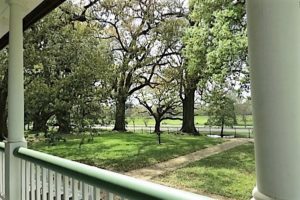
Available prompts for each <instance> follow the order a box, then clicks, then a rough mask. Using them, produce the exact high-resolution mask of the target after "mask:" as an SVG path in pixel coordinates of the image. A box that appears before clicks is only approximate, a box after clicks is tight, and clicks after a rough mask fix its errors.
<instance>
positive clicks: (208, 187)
mask: <svg viewBox="0 0 300 200" xmlns="http://www.w3.org/2000/svg"><path fill="white" fill-rule="evenodd" d="M156 181H158V182H160V183H163V184H166V185H169V186H173V187H177V188H181V189H187V190H192V191H198V192H199V193H211V194H216V195H221V196H224V197H227V198H229V199H237V200H249V199H251V192H252V190H253V188H254V186H255V162H254V145H253V143H248V144H245V145H242V146H239V147H236V148H233V149H231V150H228V151H225V152H223V153H220V154H217V155H214V156H210V157H208V158H206V159H203V160H200V161H198V162H194V163H192V164H190V165H188V166H186V167H183V168H180V169H178V170H175V171H174V172H171V173H168V174H166V175H165V176H163V177H160V178H157V179H156Z"/></svg>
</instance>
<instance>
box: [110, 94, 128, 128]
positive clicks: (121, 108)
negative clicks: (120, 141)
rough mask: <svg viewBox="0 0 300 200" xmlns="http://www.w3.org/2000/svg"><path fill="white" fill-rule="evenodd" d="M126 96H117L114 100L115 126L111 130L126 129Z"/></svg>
mask: <svg viewBox="0 0 300 200" xmlns="http://www.w3.org/2000/svg"><path fill="white" fill-rule="evenodd" d="M126 100H127V97H124V96H123V97H118V98H117V102H116V114H115V126H114V129H113V131H120V132H124V131H126V127H125V126H126V124H125V110H126V108H125V107H126V105H125V103H126Z"/></svg>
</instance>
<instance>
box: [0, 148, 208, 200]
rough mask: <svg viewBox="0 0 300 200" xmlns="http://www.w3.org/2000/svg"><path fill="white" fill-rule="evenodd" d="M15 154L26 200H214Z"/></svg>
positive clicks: (52, 158) (23, 152)
mask: <svg viewBox="0 0 300 200" xmlns="http://www.w3.org/2000/svg"><path fill="white" fill-rule="evenodd" d="M2 149H3V148H2ZM14 154H15V156H17V157H18V158H20V159H21V164H22V187H23V188H22V200H54V199H55V200H100V199H101V200H131V199H136V200H148V199H149V200H150V199H151V200H156V199H168V200H188V199H190V200H197V199H199V200H208V199H210V198H207V197H204V196H200V195H197V194H194V193H189V192H185V191H181V190H177V189H173V188H170V187H166V186H162V185H159V184H154V183H151V182H147V181H143V180H139V179H135V178H132V177H128V176H125V175H121V174H118V173H114V172H111V171H107V170H103V169H99V168H96V167H92V166H88V165H85V164H81V163H78V162H74V161H70V160H66V159H63V158H59V157H56V156H52V155H49V154H45V153H41V152H38V151H34V150H30V149H27V148H23V147H20V148H18V149H16V150H15V152H14ZM1 178H2V176H1Z"/></svg>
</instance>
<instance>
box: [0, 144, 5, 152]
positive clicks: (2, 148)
mask: <svg viewBox="0 0 300 200" xmlns="http://www.w3.org/2000/svg"><path fill="white" fill-rule="evenodd" d="M0 151H5V144H4V142H0Z"/></svg>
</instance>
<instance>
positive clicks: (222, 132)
mask: <svg viewBox="0 0 300 200" xmlns="http://www.w3.org/2000/svg"><path fill="white" fill-rule="evenodd" d="M220 136H221V138H223V137H224V119H222V124H221V135H220Z"/></svg>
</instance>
